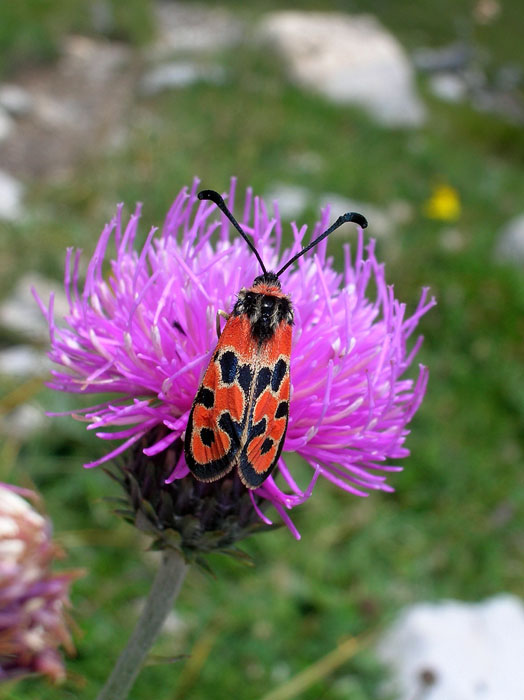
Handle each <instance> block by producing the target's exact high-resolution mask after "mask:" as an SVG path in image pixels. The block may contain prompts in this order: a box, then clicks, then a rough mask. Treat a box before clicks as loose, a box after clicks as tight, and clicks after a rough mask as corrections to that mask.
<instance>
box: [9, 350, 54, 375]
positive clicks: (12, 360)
mask: <svg viewBox="0 0 524 700" xmlns="http://www.w3.org/2000/svg"><path fill="white" fill-rule="evenodd" d="M49 367H50V362H49V361H48V359H47V358H46V357H45V355H44V354H43V353H42V352H40V351H38V350H37V349H36V348H33V347H31V346H29V345H11V346H10V347H7V348H4V349H3V350H0V374H4V375H6V376H11V377H12V376H16V377H40V376H44V375H46V374H47V373H48V372H49Z"/></svg>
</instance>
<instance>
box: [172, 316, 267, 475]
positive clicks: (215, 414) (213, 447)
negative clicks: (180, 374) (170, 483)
mask: <svg viewBox="0 0 524 700" xmlns="http://www.w3.org/2000/svg"><path fill="white" fill-rule="evenodd" d="M250 338H251V334H250V333H249V321H248V320H247V319H245V318H243V317H242V316H238V317H231V318H230V319H229V320H228V321H227V323H226V325H225V326H224V330H223V331H222V334H221V336H220V338H219V341H218V345H217V347H216V349H215V351H214V353H213V356H212V358H211V360H210V362H209V365H208V367H207V369H206V371H205V374H204V377H203V379H202V384H201V385H200V388H199V390H198V392H197V395H196V397H195V400H194V402H193V406H192V408H191V412H190V414H189V420H188V424H187V429H186V436H185V443H184V450H185V458H186V463H187V466H188V467H189V469H190V471H191V472H192V473H193V474H194V475H195V477H196V478H197V479H199V480H200V481H215V480H216V479H219V478H220V477H222V476H224V475H225V474H227V472H228V471H229V470H230V469H232V467H233V466H234V465H235V464H236V462H237V459H238V453H239V450H240V449H241V447H242V435H243V433H244V428H245V423H246V420H247V413H248V397H249V396H250V394H251V388H252V381H253V375H254V371H253V365H252V362H253V352H254V351H255V350H254V348H251V347H249V339H250Z"/></svg>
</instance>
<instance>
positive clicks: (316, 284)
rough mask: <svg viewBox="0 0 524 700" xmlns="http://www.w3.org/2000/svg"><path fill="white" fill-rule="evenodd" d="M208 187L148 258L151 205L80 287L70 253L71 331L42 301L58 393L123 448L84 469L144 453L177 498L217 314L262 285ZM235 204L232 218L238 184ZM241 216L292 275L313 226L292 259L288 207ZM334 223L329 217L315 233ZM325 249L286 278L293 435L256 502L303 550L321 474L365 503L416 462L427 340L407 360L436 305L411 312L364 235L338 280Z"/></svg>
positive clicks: (153, 236) (423, 303) (275, 262)
mask: <svg viewBox="0 0 524 700" xmlns="http://www.w3.org/2000/svg"><path fill="white" fill-rule="evenodd" d="M197 190H198V182H197V181H195V182H194V183H193V186H192V187H191V188H190V190H189V191H188V190H187V189H184V190H182V191H181V192H180V194H179V195H178V196H177V198H176V199H175V201H174V203H173V205H172V207H171V209H170V211H169V212H168V214H167V217H166V220H165V222H164V225H163V227H162V229H161V230H160V231H157V230H156V229H152V230H151V231H150V232H149V234H148V235H147V237H146V240H145V243H144V244H143V245H141V246H138V245H137V243H136V238H137V233H138V223H139V218H140V207H137V209H136V211H135V213H134V214H133V215H132V216H131V217H130V219H129V221H128V222H127V224H126V225H124V223H123V218H122V207H121V206H120V207H119V208H118V210H117V214H116V216H115V218H114V219H112V220H111V222H110V223H109V224H108V225H107V226H106V227H105V228H104V230H103V232H102V234H101V236H100V239H99V241H98V244H97V246H96V248H95V252H94V254H93V256H92V257H91V259H90V261H89V264H88V267H87V273H86V275H85V281H84V282H83V283H81V281H80V272H79V270H80V252H78V251H77V252H76V253H75V252H74V251H73V250H69V251H68V254H67V260H66V271H65V288H66V294H67V297H68V300H69V314H68V316H67V317H66V319H65V321H66V324H67V325H65V326H63V325H56V324H55V321H54V318H53V303H52V299H51V301H50V303H49V306H45V305H44V304H43V303H42V301H40V300H39V303H40V306H41V308H42V310H43V312H44V314H45V315H46V318H47V319H48V322H49V327H50V335H51V351H50V358H51V360H52V361H53V362H54V363H56V365H58V368H57V369H56V370H54V372H53V381H52V382H51V384H50V385H51V386H52V387H53V388H54V389H57V390H59V391H66V392H73V393H84V394H95V395H96V394H100V395H103V396H102V397H101V399H100V400H99V403H97V404H96V405H93V406H92V407H91V408H89V409H86V410H84V411H83V418H84V420H86V421H87V422H88V429H90V430H95V432H96V434H97V435H98V437H100V438H101V439H103V440H119V441H120V442H119V445H118V446H117V447H116V448H115V449H112V450H110V451H109V452H108V453H106V454H105V455H104V456H103V457H102V458H101V459H98V460H96V461H93V462H91V463H89V464H87V465H86V466H87V467H94V466H96V465H98V464H101V463H103V462H105V461H108V460H111V459H113V458H115V457H117V456H118V455H120V454H122V453H126V452H127V450H128V448H130V447H131V446H133V445H134V446H135V449H138V448H137V446H138V445H140V449H141V450H142V451H143V454H144V455H145V456H146V457H150V458H153V457H155V456H157V455H161V454H164V455H167V454H168V452H169V455H170V457H169V459H170V468H169V474H168V475H167V479H166V483H167V485H168V484H176V482H178V481H179V480H181V479H185V478H189V479H193V477H192V476H191V475H189V476H188V473H189V472H188V468H187V466H186V464H185V461H184V453H183V450H182V449H181V447H180V446H181V445H182V440H183V436H184V432H185V429H186V425H187V420H188V415H189V411H190V409H191V404H192V402H193V399H194V397H195V394H196V392H197V389H198V387H199V384H200V381H201V378H202V375H203V372H204V370H205V368H206V366H207V363H208V362H209V359H210V357H211V353H212V352H213V350H214V347H215V345H216V342H217V337H216V326H215V318H216V314H217V312H218V311H219V310H225V311H228V312H229V311H230V310H231V309H232V307H233V305H234V302H235V298H236V294H237V293H238V291H239V290H240V289H241V288H242V287H249V286H250V285H251V284H252V282H253V280H254V278H255V277H256V276H257V275H259V274H260V267H259V265H258V262H257V260H256V258H255V256H254V255H253V254H252V252H251V251H250V250H249V248H248V247H247V245H246V243H245V241H243V240H242V239H241V238H240V237H239V236H238V235H237V234H236V233H235V232H234V231H232V230H231V227H230V225H229V222H228V221H227V219H226V218H225V217H224V216H223V215H221V214H220V213H219V212H218V211H217V209H216V208H215V206H214V204H212V203H210V202H206V201H199V200H198V199H197V196H196V193H197ZM226 199H227V202H228V206H229V208H230V209H231V210H232V211H234V210H235V202H234V200H235V182H234V180H233V181H232V184H231V189H230V192H229V195H228V197H227V198H226ZM339 213H342V212H336V214H337V215H338V214H339ZM236 214H237V218H238V219H239V221H240V223H241V225H242V227H243V228H244V230H245V231H246V232H247V233H248V234H249V235H251V236H252V239H253V242H254V244H255V246H256V248H257V250H258V251H259V252H260V255H261V257H262V259H263V260H264V262H265V266H266V268H267V269H268V270H277V269H280V267H282V266H283V264H284V263H285V262H286V260H289V259H290V258H291V257H292V256H293V255H294V254H295V253H296V252H298V251H299V250H300V249H301V248H302V247H303V245H305V244H306V243H307V241H308V240H310V239H309V237H306V226H302V227H301V228H299V227H297V226H296V225H294V224H292V225H291V233H292V243H291V245H289V246H287V247H285V246H283V245H282V237H283V231H282V225H281V221H280V217H279V214H278V206H277V204H276V203H275V205H274V212H273V214H272V215H271V214H270V211H269V209H268V207H267V206H266V205H265V203H264V202H263V201H262V200H261V199H259V198H258V197H254V198H253V196H252V193H251V191H250V190H248V191H247V193H246V196H245V199H244V202H243V204H242V205H241V206H240V207H238V208H237V211H236ZM328 225H329V211H328V210H324V211H323V212H322V214H321V218H320V221H319V222H318V223H317V224H316V225H315V227H314V229H313V231H312V232H311V236H315V235H318V234H319V233H321V232H322V231H323V230H324V229H325V228H327V226H328ZM371 229H372V222H371ZM326 245H327V243H326V241H323V242H322V243H321V244H319V245H318V246H317V247H316V248H315V249H313V250H311V251H310V252H309V253H308V254H307V255H305V256H304V257H303V258H301V259H300V260H298V262H297V263H296V264H295V265H294V266H292V267H290V268H289V269H287V270H286V271H285V272H284V273H283V274H282V276H281V278H280V279H281V283H282V289H283V291H284V292H285V293H286V294H288V295H290V297H291V299H292V303H293V307H294V314H295V323H294V329H293V349H292V354H291V370H290V371H291V384H292V389H291V402H290V410H289V424H288V430H287V434H286V440H285V445H284V456H283V457H282V458H281V459H280V460H279V462H278V467H277V469H275V471H274V472H273V474H272V476H270V477H269V478H268V479H267V480H266V481H265V482H264V483H263V485H262V486H260V487H259V488H258V489H256V491H254V492H250V493H249V494H248V497H249V498H250V499H251V502H252V505H253V508H254V510H255V511H256V513H257V514H258V516H259V517H260V518H261V519H262V520H264V521H265V522H269V521H268V518H267V516H266V515H265V514H264V512H263V511H264V505H266V504H271V505H273V506H274V507H275V508H276V510H277V511H278V513H279V514H280V516H281V517H282V519H283V520H284V522H285V523H286V524H287V525H288V527H289V528H290V530H291V531H292V533H293V534H294V535H295V536H297V537H298V533H297V531H296V528H295V527H294V525H293V523H292V521H291V520H290V518H289V516H288V513H287V511H288V510H289V509H291V508H293V507H294V506H296V505H299V504H301V503H303V502H304V501H305V500H307V499H308V498H309V496H310V495H311V492H312V490H313V485H314V483H315V481H316V479H317V477H319V476H323V477H325V478H326V479H328V480H329V481H331V482H332V483H334V484H336V485H337V486H339V487H340V488H342V489H344V490H345V491H348V492H349V493H352V494H356V495H359V496H364V495H367V492H368V491H369V490H373V489H378V490H391V487H390V486H388V485H387V484H386V475H387V473H389V472H391V471H396V470H398V469H399V468H400V467H399V466H398V460H400V459H402V458H404V457H406V456H407V455H408V451H407V449H406V448H405V447H404V441H405V438H406V436H407V434H408V424H409V422H410V420H411V418H412V417H413V414H414V413H415V411H416V410H417V408H418V406H419V405H420V402H421V400H422V398H423V395H424V391H425V387H426V381H427V371H426V369H425V368H424V367H422V366H420V367H419V368H418V372H417V371H416V372H415V376H414V377H407V376H406V372H407V370H408V368H409V366H410V365H411V363H412V361H413V359H414V357H415V354H416V352H417V350H418V348H419V346H420V343H421V338H418V339H416V340H415V341H414V342H413V343H411V347H410V349H409V350H408V343H409V339H410V337H411V336H412V334H413V332H414V330H415V328H416V326H417V323H418V320H419V319H420V317H421V316H422V315H423V314H424V313H425V312H426V311H427V310H428V309H429V308H430V307H431V306H432V305H433V304H434V301H433V300H432V299H428V292H427V290H426V289H424V290H423V291H422V295H421V298H420V300H419V303H418V306H417V307H416V309H415V311H414V312H413V313H412V314H411V315H407V314H406V307H405V305H404V304H402V303H400V302H399V301H397V299H396V298H395V295H394V292H393V288H392V287H391V286H388V285H387V284H386V281H385V277H384V268H383V265H381V264H379V263H378V262H377V260H376V257H375V253H374V242H373V241H370V242H369V243H367V245H365V243H364V237H363V234H362V231H359V232H358V233H355V236H354V243H352V244H351V245H344V265H343V271H342V272H338V271H336V270H335V269H334V267H333V264H332V260H331V259H330V258H327V257H326ZM110 246H113V250H114V252H113V253H111V252H110ZM107 264H109V269H108V270H107V269H106V265H107ZM108 392H110V393H111V394H112V398H111V399H108V398H107V394H108ZM144 445H146V446H145V447H144ZM169 448H170V449H169ZM286 451H288V452H295V453H297V454H299V455H300V456H301V457H303V459H304V460H306V462H308V463H309V464H310V465H311V467H312V477H311V481H310V484H309V486H308V487H307V488H306V489H305V490H304V489H301V488H300V487H299V486H298V485H297V483H296V481H295V479H294V478H293V475H292V473H291V472H290V470H289V469H288V467H287V466H286V461H285V452H286Z"/></svg>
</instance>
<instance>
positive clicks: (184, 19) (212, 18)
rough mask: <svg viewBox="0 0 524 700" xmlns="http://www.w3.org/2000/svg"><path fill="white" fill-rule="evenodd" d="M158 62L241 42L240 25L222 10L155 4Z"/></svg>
mask: <svg viewBox="0 0 524 700" xmlns="http://www.w3.org/2000/svg"><path fill="white" fill-rule="evenodd" d="M155 12H156V19H157V33H158V38H157V40H156V42H155V44H154V46H153V47H152V49H151V50H150V54H151V55H153V56H156V57H157V58H162V57H166V56H169V55H171V54H173V53H177V52H185V53H203V52H206V51H217V50H221V49H225V48H228V47H230V46H233V45H234V44H236V43H238V42H239V41H240V40H241V38H242V32H243V24H242V22H240V21H239V20H238V19H236V18H235V17H234V16H233V15H232V14H231V13H230V12H228V11H227V10H224V9H222V8H217V7H209V6H206V5H198V4H189V3H183V2H157V3H156V4H155Z"/></svg>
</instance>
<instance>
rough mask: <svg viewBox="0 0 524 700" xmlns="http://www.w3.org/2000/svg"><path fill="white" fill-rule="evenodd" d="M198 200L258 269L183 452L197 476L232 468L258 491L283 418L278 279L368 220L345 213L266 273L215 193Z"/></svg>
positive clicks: (195, 409) (208, 477)
mask: <svg viewBox="0 0 524 700" xmlns="http://www.w3.org/2000/svg"><path fill="white" fill-rule="evenodd" d="M198 198H199V199H210V200H211V201H212V202H214V203H215V204H216V205H217V207H219V209H220V210H221V211H222V212H223V213H224V214H225V215H226V216H227V218H228V219H229V220H230V221H231V223H232V224H233V226H234V227H235V228H236V229H237V231H238V232H239V233H240V235H241V236H242V238H243V239H244V240H245V241H246V243H247V244H248V246H249V247H250V248H251V250H252V251H253V253H254V254H255V255H256V257H257V260H258V262H259V263H260V267H261V268H262V274H261V275H260V276H259V277H257V278H256V279H255V280H254V281H253V284H252V286H251V287H249V288H247V289H246V288H242V289H241V290H240V291H239V293H238V299H237V302H236V303H235V306H234V307H233V311H232V312H231V313H230V314H224V315H225V316H226V318H227V322H226V325H225V326H224V329H223V330H222V333H219V339H218V344H217V346H216V348H215V351H214V352H213V356H212V358H211V361H210V362H209V365H208V367H207V369H206V371H205V374H204V378H203V379H202V384H201V385H200V388H199V390H198V392H197V395H196V397H195V400H194V401H193V406H192V407H191V412H190V414H189V419H188V423H187V429H186V435H185V443H184V450H185V458H186V463H187V466H188V467H189V469H190V470H191V472H192V473H193V475H194V476H195V477H196V478H197V479H199V480H200V481H207V482H209V481H215V480H217V479H220V478H221V477H222V476H224V475H225V474H227V473H228V472H229V471H230V470H231V469H233V468H234V467H236V468H237V469H238V474H239V477H240V479H241V480H242V482H243V484H244V485H245V486H246V487H247V488H249V489H256V488H258V487H259V486H260V485H261V484H262V483H263V482H264V481H265V480H266V479H267V477H268V476H269V475H270V473H271V471H272V470H273V468H274V467H275V465H276V463H277V462H278V459H279V457H280V453H281V452H282V448H283V446H284V439H285V436H286V429H287V423H288V416H289V392H290V376H289V365H290V355H291V339H292V327H293V306H292V304H291V299H290V298H289V297H288V296H286V295H285V294H284V293H283V292H282V287H281V284H280V280H279V277H280V275H281V274H282V273H283V272H284V271H285V270H287V268H288V267H290V266H291V265H292V264H293V263H294V262H295V261H296V260H298V258H300V257H301V256H302V255H304V253H306V252H307V251H308V250H310V249H311V248H313V247H314V246H316V245H317V244H318V243H320V241H321V240H323V239H324V238H326V236H329V234H330V233H332V232H333V231H335V230H336V229H337V228H339V226H342V224H344V223H346V222H350V221H353V222H355V223H357V224H358V225H359V226H361V227H362V228H366V226H367V221H366V219H365V218H364V217H363V216H362V215H361V214H357V213H355V212H348V213H347V214H343V215H342V216H340V217H339V218H338V219H337V220H336V221H335V223H334V224H332V225H331V226H330V227H329V228H328V229H327V230H326V231H324V233H322V234H321V235H320V236H318V237H317V238H316V239H315V240H314V241H313V242H312V243H310V244H309V245H308V246H306V247H305V248H303V249H302V250H301V251H300V252H299V253H297V254H296V255H295V256H293V257H292V258H291V260H288V261H287V262H286V264H285V265H283V267H281V268H280V270H279V271H278V272H268V271H267V270H266V268H265V266H264V263H263V262H262V259H261V257H260V254H259V253H258V251H257V249H256V248H255V246H254V245H253V243H252V242H251V241H250V239H249V238H248V236H247V235H246V233H245V232H244V231H243V230H242V228H241V227H240V225H239V223H238V222H237V221H236V219H235V218H234V216H233V215H232V214H231V212H230V211H229V209H228V208H227V207H226V205H225V203H224V200H223V199H222V197H221V196H220V195H219V194H218V192H215V191H214V190H202V192H199V193H198ZM217 327H218V325H217Z"/></svg>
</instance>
